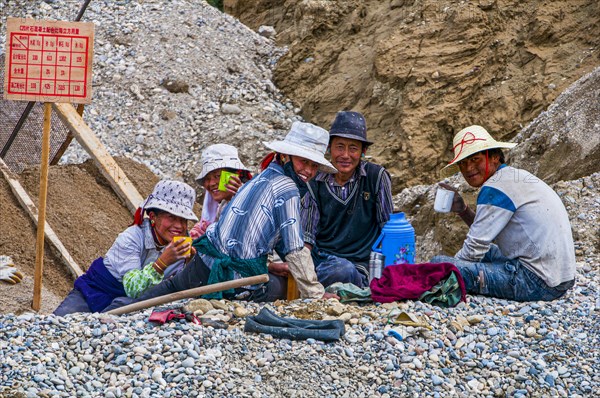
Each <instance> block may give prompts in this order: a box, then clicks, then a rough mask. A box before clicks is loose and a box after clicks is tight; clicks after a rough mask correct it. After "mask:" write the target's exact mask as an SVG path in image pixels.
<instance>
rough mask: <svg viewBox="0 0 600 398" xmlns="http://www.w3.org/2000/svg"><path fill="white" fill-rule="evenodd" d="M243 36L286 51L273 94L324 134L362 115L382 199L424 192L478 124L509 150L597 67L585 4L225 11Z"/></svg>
mask: <svg viewBox="0 0 600 398" xmlns="http://www.w3.org/2000/svg"><path fill="white" fill-rule="evenodd" d="M225 6H226V11H228V12H231V13H233V14H234V15H235V16H236V17H239V18H240V19H241V21H242V22H244V23H246V24H248V25H249V26H251V27H253V28H257V27H258V26H259V25H261V24H269V25H273V26H275V28H276V30H277V32H278V35H277V41H278V44H283V45H288V46H289V52H288V53H287V55H285V56H284V57H283V58H282V59H281V60H280V61H279V63H278V66H277V69H276V73H275V79H276V82H277V84H278V86H279V87H280V88H281V89H282V90H283V91H284V92H285V93H286V94H287V95H288V96H289V97H291V98H292V99H293V100H294V101H296V102H297V103H298V104H299V105H300V106H301V108H302V115H303V116H304V117H305V118H306V119H308V120H310V121H313V122H316V123H318V124H320V125H322V126H324V127H329V126H330V124H331V121H332V120H333V117H334V115H335V112H336V111H338V110H340V109H354V110H358V111H361V112H363V113H365V115H366V118H367V122H368V125H369V134H370V136H371V138H373V139H374V140H375V141H376V144H375V145H374V146H373V147H372V149H371V150H370V154H371V155H373V157H374V160H375V161H377V162H380V163H382V164H384V165H385V166H386V167H388V168H389V169H390V171H391V172H392V173H393V175H394V190H395V191H396V192H398V191H400V189H401V188H403V187H405V186H412V185H415V184H419V183H431V182H433V181H435V180H436V179H437V178H438V174H437V171H438V169H439V168H440V167H441V166H443V164H444V163H445V162H447V161H448V160H449V157H450V149H451V148H450V146H451V140H452V136H453V135H454V133H455V132H457V131H458V130H459V129H461V128H462V127H465V126H467V125H469V124H473V123H477V124H482V125H484V126H485V127H486V128H488V129H489V130H490V131H491V132H493V133H494V134H495V135H496V136H497V137H498V138H502V139H510V138H512V137H513V136H515V134H516V133H517V132H519V131H520V130H521V128H523V126H525V125H526V124H528V123H529V122H531V121H532V120H533V119H534V118H535V117H536V116H537V115H538V114H539V113H540V112H541V111H542V110H544V109H545V108H546V107H547V106H548V105H549V104H550V102H552V101H553V100H554V99H555V98H556V97H557V96H558V94H560V92H561V91H563V90H564V89H565V88H566V87H567V86H568V85H569V84H571V83H572V82H574V81H575V80H577V79H578V78H579V77H581V76H583V75H584V74H586V73H588V72H590V71H591V70H592V69H593V68H594V67H595V66H598V65H600V58H599V54H600V52H599V48H598V45H599V43H600V22H599V20H598V17H597V16H598V15H600V3H598V2H597V1H596V0H579V1H569V2H563V1H544V2H541V1H530V2H518V1H511V0H497V1H490V0H482V1H478V2H451V1H433V0H426V1H419V2H417V1H414V0H391V1H381V0H366V1H358V0H345V1H342V0H338V1H320V0H302V1H300V0H287V1H284V2H275V1H271V0H243V1H241V0H228V1H226V2H225Z"/></svg>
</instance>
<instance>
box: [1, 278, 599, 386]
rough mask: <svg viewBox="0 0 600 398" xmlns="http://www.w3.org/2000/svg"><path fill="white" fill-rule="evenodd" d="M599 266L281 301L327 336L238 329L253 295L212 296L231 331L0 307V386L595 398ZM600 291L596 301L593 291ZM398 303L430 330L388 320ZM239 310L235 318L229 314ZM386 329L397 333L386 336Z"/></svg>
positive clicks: (282, 309) (286, 311) (137, 317)
mask: <svg viewBox="0 0 600 398" xmlns="http://www.w3.org/2000/svg"><path fill="white" fill-rule="evenodd" d="M598 288H599V286H598V274H597V271H591V272H589V273H588V274H586V275H583V276H581V277H580V283H579V284H578V287H577V288H576V289H575V291H574V292H571V293H569V294H568V295H567V297H566V298H565V299H563V300H558V301H556V302H553V303H528V304H521V303H514V302H507V301H502V300H495V299H486V298H482V297H476V298H471V299H470V301H469V304H467V305H465V304H461V305H459V306H458V307H457V308H454V309H449V310H448V309H440V308H437V307H431V306H429V305H426V304H422V303H420V302H409V303H400V304H398V303H393V304H385V305H376V306H374V305H369V306H364V307H356V306H353V305H344V304H340V303H337V302H312V303H305V302H301V301H297V302H292V303H289V304H286V305H277V304H278V303H276V304H275V305H276V307H275V310H276V311H277V312H279V313H280V314H282V315H287V316H298V317H300V316H302V317H311V318H316V319H318V318H324V319H331V318H339V319H343V320H345V321H346V323H347V328H346V335H345V337H344V338H343V339H342V340H341V341H339V342H336V343H329V344H324V343H322V342H319V341H314V340H308V341H305V342H296V341H289V340H283V339H282V340H279V339H273V338H272V337H271V336H268V335H253V334H245V333H244V332H243V324H244V318H243V316H244V315H246V314H254V313H257V312H258V309H259V308H258V306H257V305H256V304H247V303H244V304H241V305H240V304H238V303H235V304H233V303H230V302H218V303H215V306H214V307H215V308H214V309H210V310H208V311H207V312H206V314H207V315H208V316H210V315H211V314H212V316H214V317H218V318H219V319H221V320H228V322H229V323H230V324H231V325H230V326H229V329H225V330H221V329H217V330H215V329H213V328H212V327H204V326H199V325H195V324H191V323H187V322H184V321H177V322H172V323H168V324H165V325H162V326H155V325H154V324H152V323H149V322H147V317H148V315H149V310H147V311H146V312H145V313H138V314H134V315H129V316H121V317H113V316H107V315H99V314H96V315H86V316H84V315H79V314H78V315H70V316H67V317H65V318H60V317H55V316H53V315H48V316H35V315H33V314H22V315H20V316H14V315H7V316H4V317H2V318H1V320H0V326H1V330H2V331H1V332H0V333H1V336H2V338H1V339H0V364H1V365H0V369H1V372H0V374H1V376H0V391H2V388H4V389H5V391H13V392H22V393H23V395H24V396H27V397H36V396H42V397H48V396H60V397H72V396H79V397H88V396H104V397H181V396H190V397H196V396H206V397H221V396H229V397H272V396H289V397H309V396H310V397H342V396H344V397H372V396H376V397H397V396H410V397H420V396H434V397H441V396H461V397H470V396H514V397H529V396H564V397H566V396H569V397H577V396H580V397H581V396H591V395H593V391H597V389H598V388H599V387H600V376H599V375H600V358H599V357H598V351H597V349H595V347H597V346H598V344H600V341H599V334H598V329H597V318H598V310H599V309H600V302H596V300H597V299H598V296H597V294H598ZM599 301H600V300H599ZM402 311H406V312H409V313H411V314H413V315H416V316H418V317H420V319H421V320H422V321H424V322H425V323H427V324H429V325H430V326H431V327H432V329H431V330H428V329H426V328H424V327H409V326H400V325H396V324H394V323H393V320H394V319H395V318H396V317H397V315H398V314H399V313H400V312H402ZM234 313H235V314H237V315H238V316H240V317H237V316H236V315H234ZM391 329H394V330H395V331H396V332H398V334H399V335H400V336H401V340H400V339H399V338H398V337H392V336H390V330H391Z"/></svg>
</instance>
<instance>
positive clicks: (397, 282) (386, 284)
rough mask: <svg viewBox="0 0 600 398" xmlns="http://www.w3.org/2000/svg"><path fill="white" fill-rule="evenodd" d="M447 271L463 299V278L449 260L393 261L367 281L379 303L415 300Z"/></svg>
mask: <svg viewBox="0 0 600 398" xmlns="http://www.w3.org/2000/svg"><path fill="white" fill-rule="evenodd" d="M451 272H454V273H456V279H457V280H458V284H459V285H460V290H461V292H462V298H461V300H462V301H464V302H466V301H467V291H466V289H465V282H464V280H463V278H462V275H461V274H460V271H459V270H458V268H456V266H455V265H454V264H451V263H438V264H435V263H423V264H394V265H388V266H387V267H385V268H384V269H383V272H382V273H381V278H379V279H373V280H372V281H371V286H370V287H371V298H372V299H373V301H375V302H379V303H391V302H393V301H401V300H417V299H418V298H419V297H421V295H422V294H423V293H425V292H426V291H428V290H430V289H431V288H432V287H434V286H435V285H437V284H438V283H439V282H440V281H442V280H444V279H446V278H447V277H448V276H449V275H450V273H451Z"/></svg>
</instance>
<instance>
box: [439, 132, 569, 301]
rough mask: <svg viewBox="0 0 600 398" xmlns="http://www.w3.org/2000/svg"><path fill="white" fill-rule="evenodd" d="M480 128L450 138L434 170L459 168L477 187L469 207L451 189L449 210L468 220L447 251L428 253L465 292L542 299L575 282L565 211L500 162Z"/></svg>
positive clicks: (498, 147) (538, 183) (530, 179)
mask: <svg viewBox="0 0 600 398" xmlns="http://www.w3.org/2000/svg"><path fill="white" fill-rule="evenodd" d="M515 145H516V144H514V143H509V142H499V141H496V140H495V139H494V138H493V137H492V136H491V135H490V134H489V133H488V132H487V131H486V130H485V129H484V128H483V127H481V126H469V127H467V128H465V129H463V130H461V131H459V132H458V133H457V134H456V135H455V136H454V142H453V149H454V159H452V161H451V162H450V163H449V164H448V165H446V167H444V169H442V173H443V174H444V175H446V176H448V175H451V174H454V173H456V172H458V171H460V172H461V174H462V175H463V177H464V178H465V180H466V181H467V183H468V184H469V185H471V186H472V187H475V188H481V189H480V190H479V194H478V196H477V211H473V210H472V209H471V208H469V207H468V206H467V204H466V203H465V201H464V200H463V198H462V197H461V196H460V195H459V194H458V192H456V189H454V188H452V187H451V186H449V185H447V184H440V185H442V186H443V187H444V188H446V189H450V190H453V191H454V192H455V194H454V200H453V203H452V208H451V211H453V212H456V213H457V214H458V215H459V216H460V217H461V218H462V219H463V221H464V222H465V223H466V224H467V225H468V226H469V233H468V234H467V238H466V239H465V241H464V243H463V246H462V248H461V249H460V251H459V252H458V253H456V255H455V256H454V257H449V256H436V257H434V258H433V259H432V260H431V262H432V263H442V262H443V263H452V264H454V265H456V267H457V268H458V269H459V271H460V273H461V275H462V276H463V279H464V281H465V287H466V290H467V293H471V294H482V295H485V296H493V297H499V298H504V299H509V300H516V301H538V300H545V301H550V300H554V299H557V298H559V297H562V296H563V295H564V294H565V293H566V292H567V290H568V289H570V288H571V287H572V286H573V285H574V283H575V249H574V246H573V236H572V234H571V225H570V223H569V215H568V214H567V211H566V210H565V206H564V205H563V203H562V201H561V200H560V198H559V197H558V195H557V194H556V192H554V191H553V190H552V188H550V187H549V186H548V185H546V184H545V183H544V182H543V181H542V180H540V179H538V178H537V177H536V176H534V175H533V174H531V173H529V172H527V171H525V170H521V169H516V168H513V167H510V166H507V165H506V164H504V154H503V153H502V148H506V149H510V148H513V147H514V146H515Z"/></svg>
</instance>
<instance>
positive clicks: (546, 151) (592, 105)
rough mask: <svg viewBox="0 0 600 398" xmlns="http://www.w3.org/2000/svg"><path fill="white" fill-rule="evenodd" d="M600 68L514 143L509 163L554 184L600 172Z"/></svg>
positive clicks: (560, 98) (583, 80)
mask: <svg viewBox="0 0 600 398" xmlns="http://www.w3.org/2000/svg"><path fill="white" fill-rule="evenodd" d="M599 116H600V68H596V69H594V70H593V71H592V72H591V73H589V74H588V75H585V76H584V77H582V78H581V79H579V80H578V81H576V82H575V83H574V84H573V85H571V86H570V87H569V88H567V89H566V90H565V91H564V92H563V93H562V94H561V95H560V96H559V97H558V98H557V99H556V101H554V102H553V103H552V105H550V106H549V107H548V110H547V111H545V112H542V113H541V114H540V115H539V116H538V117H537V118H536V119H535V120H534V121H533V122H532V123H531V124H529V125H528V126H527V127H526V128H524V129H523V131H521V132H520V133H519V134H518V135H517V137H515V139H514V141H516V142H518V143H519V145H518V146H517V147H515V148H514V149H513V150H512V151H510V154H509V158H510V163H511V164H512V165H514V166H515V167H519V168H522V169H525V170H528V171H530V172H532V173H533V174H535V175H536V176H538V177H540V178H541V179H542V180H544V181H546V182H548V183H553V182H556V181H561V180H574V179H577V178H580V177H584V176H588V175H590V174H592V173H594V172H596V171H600V118H599Z"/></svg>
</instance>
